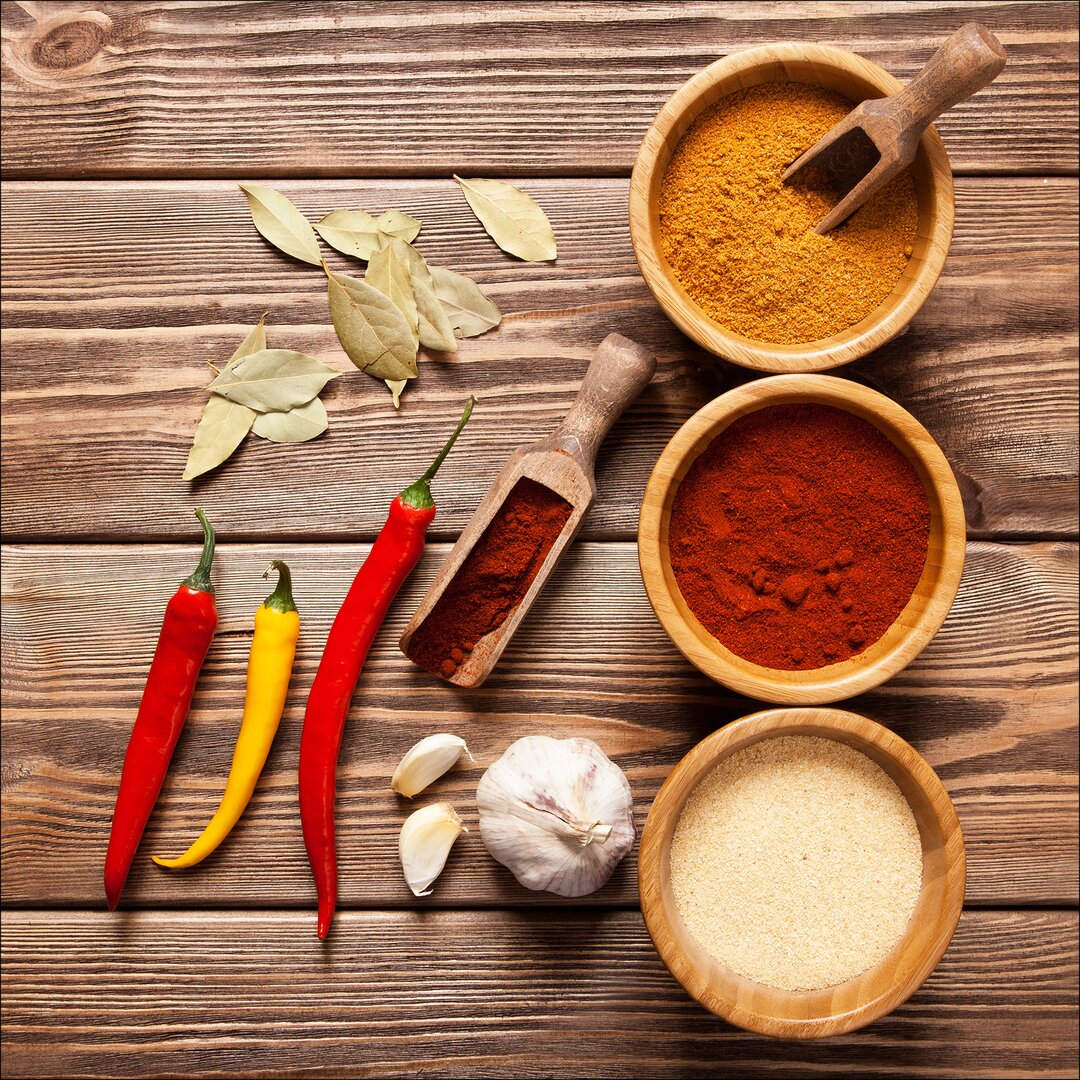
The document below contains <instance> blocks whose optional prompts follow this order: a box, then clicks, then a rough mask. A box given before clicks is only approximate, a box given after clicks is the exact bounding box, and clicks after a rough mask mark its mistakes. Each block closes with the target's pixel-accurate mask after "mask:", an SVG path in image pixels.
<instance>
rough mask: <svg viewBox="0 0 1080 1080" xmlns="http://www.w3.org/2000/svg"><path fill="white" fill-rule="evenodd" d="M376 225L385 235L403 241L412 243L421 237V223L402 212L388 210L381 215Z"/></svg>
mask: <svg viewBox="0 0 1080 1080" xmlns="http://www.w3.org/2000/svg"><path fill="white" fill-rule="evenodd" d="M376 224H377V225H378V227H379V228H380V229H381V230H382V231H383V232H384V233H387V234H388V235H390V236H398V237H400V238H401V239H402V240H408V241H410V242H411V241H413V240H415V239H416V238H417V236H419V235H420V228H421V223H420V222H419V221H417V220H416V218H414V217H411V216H410V215H409V214H403V213H402V212H401V211H400V210H387V211H386V213H385V214H380V215H379V217H378V220H377V221H376Z"/></svg>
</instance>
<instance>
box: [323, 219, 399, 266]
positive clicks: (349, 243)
mask: <svg viewBox="0 0 1080 1080" xmlns="http://www.w3.org/2000/svg"><path fill="white" fill-rule="evenodd" d="M315 230H316V231H317V232H318V234H319V235H320V236H321V237H322V238H323V239H324V240H325V241H326V242H327V243H328V244H329V245H330V246H331V247H332V248H335V249H336V250H337V251H340V252H341V253H342V254H343V255H352V256H354V257H355V258H357V259H363V260H364V261H365V262H367V260H368V259H370V258H371V256H372V255H374V254H375V252H376V251H378V250H379V246H380V245H381V244H382V242H383V240H384V239H385V237H386V234H385V233H383V232H382V231H381V230H380V229H379V226H378V223H377V222H376V221H375V219H374V218H373V217H372V216H371V215H370V214H366V213H364V211H363V210H334V211H332V212H331V213H329V214H327V215H326V217H324V218H322V219H321V220H319V221H318V222H317V223H316V225H315Z"/></svg>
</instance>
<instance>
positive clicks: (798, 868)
mask: <svg viewBox="0 0 1080 1080" xmlns="http://www.w3.org/2000/svg"><path fill="white" fill-rule="evenodd" d="M965 873H966V869H965V857H964V841H963V836H962V834H961V831H960V824H959V821H958V820H957V817H956V811H955V809H954V808H953V805H952V801H951V800H950V798H949V795H948V792H947V791H946V790H945V788H944V786H943V785H942V783H941V781H940V780H939V779H938V777H937V775H936V774H935V773H934V771H933V769H931V768H930V766H929V765H928V764H927V763H926V761H925V760H923V758H922V757H921V756H920V755H919V754H918V753H917V752H916V751H915V750H914V749H913V748H912V747H911V746H909V745H908V744H907V743H906V742H905V741H904V740H903V739H901V738H900V737H899V736H898V735H895V734H894V733H893V732H891V731H889V730H888V729H887V728H884V727H882V726H881V725H880V724H877V723H875V722H874V721H872V720H869V719H867V718H866V717H864V716H859V715H857V714H855V713H850V712H845V711H842V710H839V709H774V710H770V711H768V712H761V713H756V714H754V715H753V716H747V717H744V718H743V719H742V720H738V721H736V722H735V723H733V724H729V725H728V726H727V727H725V728H721V729H720V730H719V731H717V732H715V733H714V734H712V735H710V736H709V737H708V738H707V739H705V740H704V741H703V742H701V743H699V744H698V745H697V746H696V747H694V749H693V750H691V751H690V753H689V754H687V756H686V757H685V758H683V760H682V761H681V762H680V763H679V764H678V765H677V766H676V767H675V769H674V771H673V772H672V773H671V775H670V776H669V777H668V779H667V781H666V782H665V784H664V786H663V787H662V788H661V790H660V793H659V795H657V797H656V801H655V803H654V804H653V807H652V810H651V811H650V813H649V818H648V821H647V822H646V825H645V830H644V832H643V835H642V841H641V851H640V856H639V869H638V876H639V883H640V889H641V906H642V912H643V914H644V916H645V922H646V925H647V926H648V929H649V933H650V934H651V936H652V939H653V943H654V944H655V945H656V948H657V951H658V952H659V953H660V956H661V957H662V958H663V960H664V962H665V963H666V964H667V966H668V968H669V969H670V970H671V972H672V974H673V975H674V976H675V977H676V978H677V979H678V980H679V981H680V982H681V983H682V984H683V986H684V987H685V988H686V989H687V991H689V993H690V994H691V995H693V996H694V997H695V998H696V999H697V1000H698V1001H699V1002H701V1004H703V1005H704V1006H705V1007H706V1008H708V1009H710V1010H711V1011H712V1012H714V1013H716V1014H717V1015H718V1016H721V1017H723V1018H724V1019H726V1020H728V1021H730V1022H731V1023H733V1024H736V1025H738V1026H739V1027H743V1028H746V1029H747V1030H750V1031H757V1032H761V1033H762V1034H766V1035H773V1036H776V1037H779V1038H820V1037H823V1036H827V1035H837V1034H841V1033H843V1032H847V1031H853V1030H855V1029H856V1028H860V1027H863V1026H865V1025H866V1024H869V1023H872V1022H873V1021H874V1020H877V1019H878V1018H880V1017H881V1016H884V1015H885V1014H887V1013H889V1012H891V1011H892V1010H893V1009H895V1008H896V1007H897V1006H898V1005H900V1004H901V1003H903V1002H904V1001H906V1000H907V999H908V998H909V997H910V996H911V995H912V994H913V993H914V992H915V991H916V990H917V989H918V988H919V987H920V986H921V985H922V983H923V982H924V981H925V979H926V978H927V976H928V975H929V974H930V972H931V971H933V969H934V968H935V967H936V966H937V964H938V961H939V960H940V959H941V957H942V956H943V955H944V953H945V950H946V948H947V947H948V945H949V941H950V940H951V938H952V935H953V932H954V931H955V929H956V925H957V922H958V921H959V918H960V912H961V909H962V906H963V899H964V881H965Z"/></svg>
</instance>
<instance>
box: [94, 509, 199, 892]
mask: <svg viewBox="0 0 1080 1080" xmlns="http://www.w3.org/2000/svg"><path fill="white" fill-rule="evenodd" d="M195 513H196V515H197V516H198V518H199V521H200V523H201V524H202V527H203V550H202V558H200V559H199V565H198V566H197V567H196V568H195V573H194V574H192V575H191V577H189V578H186V579H185V580H184V581H183V582H182V583H181V585H180V588H179V589H177V591H176V593H175V594H174V595H173V598H172V599H171V600H170V601H169V603H168V604H167V605H166V607H165V618H164V621H163V622H162V625H161V634H160V636H159V637H158V643H157V649H156V650H155V652H154V659H153V662H152V663H151V664H150V674H149V675H148V676H147V677H146V688H145V689H144V690H143V696H142V701H141V702H140V703H139V712H138V715H137V716H136V717H135V727H134V728H133V729H132V732H131V740H130V742H129V743H128V748H127V754H126V755H125V756H124V768H123V771H122V772H121V774H120V791H119V793H118V794H117V796H116V809H115V810H113V820H112V833H111V834H110V836H109V850H108V853H107V854H106V856H105V898H106V900H107V901H108V903H109V910H110V911H115V910H116V905H117V903H118V902H119V900H120V893H121V892H122V891H123V888H124V882H125V881H127V876H128V871H129V870H130V869H131V861H132V859H134V858H135V851H136V849H137V848H138V846H139V841H140V840H141V839H142V834H143V830H144V829H145V828H146V822H147V819H148V818H149V817H150V811H151V810H153V808H154V803H155V802H157V797H158V792H159V791H161V784H162V781H163V780H164V779H165V773H166V771H167V770H168V768H169V762H170V760H171V759H172V755H173V750H174V749H175V748H176V741H177V739H179V738H180V732H181V730H182V729H183V727H184V721H185V720H186V719H187V714H188V709H189V708H190V707H191V696H192V694H193V693H194V692H195V683H196V681H197V680H198V678H199V670H200V668H201V667H202V663H203V660H204V658H205V657H206V650H207V649H208V648H209V647H210V641H211V639H212V638H213V636H214V630H215V629H217V608H216V607H215V605H214V586H213V585H212V584H211V583H210V567H211V565H212V563H213V561H214V530H213V529H212V528H211V527H210V522H209V521H207V520H206V515H205V514H204V513H203V512H202V511H201V510H196V511H195Z"/></svg>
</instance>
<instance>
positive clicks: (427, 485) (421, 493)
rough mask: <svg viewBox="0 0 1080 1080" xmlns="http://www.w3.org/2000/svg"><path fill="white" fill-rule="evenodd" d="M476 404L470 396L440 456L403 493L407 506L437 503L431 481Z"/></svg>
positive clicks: (402, 496)
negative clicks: (433, 497)
mask: <svg viewBox="0 0 1080 1080" xmlns="http://www.w3.org/2000/svg"><path fill="white" fill-rule="evenodd" d="M475 404H476V398H474V397H470V398H469V400H468V401H466V402H465V411H464V412H463V413H462V414H461V419H460V420H459V421H458V426H457V427H456V428H454V431H453V434H452V435H451V436H450V438H449V439H447V440H446V445H445V446H444V447H443V448H442V449H441V450H440V451H439V456H438V457H437V458H435V460H434V461H433V462H432V463H431V466H430V467H429V468H428V471H427V472H426V473H424V475H423V476H421V477H420V479H419V480H417V481H416V483H415V484H411V485H410V486H409V487H407V488H406V489H405V490H404V491H403V492H402V493H401V501H402V502H403V503H404V504H405V505H406V506H411V507H412V508H413V509H414V510H429V509H430V508H431V507H433V506H434V505H435V502H434V500H433V499H432V498H431V481H432V480H433V479H434V478H435V474H436V473H437V472H438V471H439V466H440V465H441V464H442V463H443V462H444V461H445V460H446V455H447V454H449V453H450V450H451V448H452V447H453V445H454V443H456V442H457V437H458V436H459V435H460V434H461V429H462V428H463V427H464V426H465V425H466V424H467V423H468V422H469V417H470V416H472V411H473V406H474V405H475Z"/></svg>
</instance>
